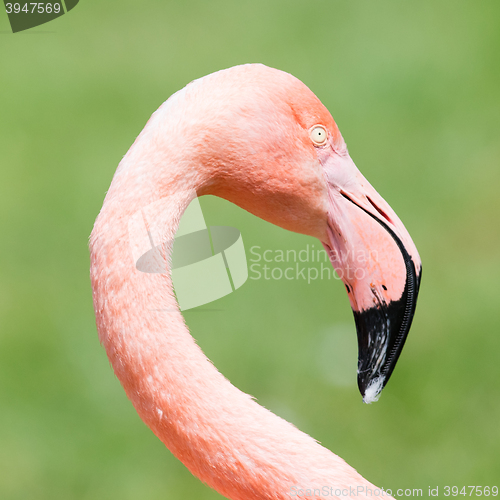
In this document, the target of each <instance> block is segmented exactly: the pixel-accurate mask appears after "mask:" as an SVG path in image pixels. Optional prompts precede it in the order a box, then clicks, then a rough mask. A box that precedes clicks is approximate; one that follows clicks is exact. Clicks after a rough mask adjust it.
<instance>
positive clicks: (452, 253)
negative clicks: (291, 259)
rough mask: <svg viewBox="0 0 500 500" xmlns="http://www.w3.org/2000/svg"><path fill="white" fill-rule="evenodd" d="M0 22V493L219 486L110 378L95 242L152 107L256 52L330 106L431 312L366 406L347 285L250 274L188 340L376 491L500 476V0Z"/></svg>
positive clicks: (261, 230)
mask: <svg viewBox="0 0 500 500" xmlns="http://www.w3.org/2000/svg"><path fill="white" fill-rule="evenodd" d="M0 32H1V33H0V498H2V499H8V500H17V499H23V500H24V499H47V500H49V499H50V500H56V499H64V500H68V499H120V500H128V499H138V498H140V499H174V498H198V499H215V498H218V497H219V495H218V494H217V493H215V492H213V491H212V490H210V489H209V488H208V487H206V486H204V485H203V484H202V483H201V482H199V481H198V480H197V479H196V478H194V477H192V476H191V475H190V473H189V472H188V471H187V470H186V469H185V468H184V466H183V465H182V464H181V463H180V462H178V461H177V460H176V459H175V458H174V457H173V456H172V455H171V454H170V452H169V451H167V450H166V449H165V448H164V446H163V445H162V444H161V443H160V441H159V440H158V439H157V438H156V437H155V436H154V435H153V434H152V432H151V431H149V429H148V428H147V427H146V426H145V425H144V424H143V423H142V422H141V421H140V419H139V418H138V416H137V415H136V413H135V411H134V409H133V408H132V405H131V404H130V403H129V401H128V400H127V398H126V396H125V394H124V392H123V390H122V389H121V387H120V384H119V382H118V381H117V379H116V378H115V376H114V375H113V373H112V370H111V369H110V367H109V364H108V361H107V358H106V355H105V352H104V350H103V349H102V348H101V346H100V345H99V342H98V339H97V333H96V328H95V323H94V313H93V309H92V301H91V289H90V283H89V272H88V268H89V256H88V248H87V241H88V235H89V234H90V231H91V229H92V225H93V221H94V219H95V217H96V215H97V214H98V212H99V209H100V207H101V204H102V201H103V198H104V195H105V192H106V190H107V188H108V186H109V184H110V181H111V178H112V176H113V173H114V170H115V168H116V166H117V164H118V162H119V161H120V159H121V158H122V156H123V155H124V154H125V152H126V151H127V149H128V147H129V146H130V145H131V144H132V142H133V140H134V138H135V137H136V136H137V135H138V133H139V132H140V130H141V129H142V127H143V126H144V124H145V123H146V121H147V119H148V118H149V116H150V115H151V113H152V112H153V111H154V110H155V109H156V108H157V107H158V106H159V105H160V104H161V103H162V102H163V101H164V100H165V99H166V98H167V97H168V96H169V95H171V94H172V93H173V92H175V91H176V90H178V89H179V88H181V87H183V86H184V85H185V84H186V83H188V82H189V81H190V80H192V79H194V78H198V77H201V76H203V75H205V74H207V73H210V72H213V71H216V70H219V69H222V68H226V67H229V66H233V65H236V64H241V63H246V62H262V63H265V64H268V65H270V66H274V67H277V68H280V69H283V70H285V71H288V72H290V73H292V74H294V75H295V76H297V77H298V78H300V79H301V80H302V81H304V82H305V83H306V84H307V85H308V86H309V87H310V88H311V89H312V90H313V91H314V92H315V93H316V94H317V95H318V97H319V98H320V99H321V100H322V101H323V103H324V104H325V105H326V106H327V107H328V108H329V109H330V111H331V112H332V114H333V116H334V118H335V119H336V121H337V123H338V125H339V127H340V129H341V131H342V133H343V135H344V138H345V139H346V141H347V144H348V147H349V150H350V153H351V156H352V157H353V159H354V161H355V162H356V164H357V165H358V167H359V168H360V169H361V171H362V172H363V173H364V174H365V176H366V177H367V178H368V179H369V180H370V182H371V183H372V184H373V185H374V186H375V187H376V188H377V189H378V190H379V192H380V193H381V194H382V196H383V197H385V198H386V200H388V201H389V203H390V204H391V205H392V207H393V208H394V209H395V210H396V212H397V213H398V215H399V216H400V217H401V218H402V220H403V221H404V223H405V225H406V227H407V228H408V230H409V232H410V233H411V235H412V237H413V239H414V241H415V243H416V245H417V247H418V249H419V251H420V255H421V257H422V261H423V266H424V273H423V282H422V288H421V293H420V297H419V304H418V307H417V314H416V317H415V320H414V325H413V328H412V331H411V334H410V337H409V339H408V342H407V345H406V347H405V349H404V351H403V354H402V356H401V359H400V361H399V364H398V366H397V369H396V371H395V373H394V375H393V378H392V379H391V381H390V383H389V385H388V386H387V388H386V390H385V391H384V393H383V394H382V397H381V400H380V401H379V402H378V403H376V404H373V405H371V406H367V405H364V404H362V402H361V397H360V396H359V394H358V391H357V387H356V385H355V374H354V371H355V364H356V355H355V353H353V352H352V350H353V348H354V346H355V338H354V337H355V333H354V327H353V319H352V313H351V311H350V308H349V305H348V301H347V297H346V294H345V291H344V287H343V286H342V284H341V283H340V282H338V281H327V280H323V281H320V280H317V281H315V282H313V283H311V284H307V282H304V281H303V280H293V281H285V280H281V281H274V280H269V281H265V280H249V281H248V282H247V283H246V284H245V285H244V286H243V287H242V288H240V289H239V290H237V292H235V293H233V294H231V295H228V296H227V297H225V298H223V299H221V300H219V301H217V302H215V303H213V304H209V305H206V306H204V307H202V308H199V309H198V310H194V311H188V312H186V314H185V316H186V318H187V322H188V324H189V326H190V328H191V330H192V333H193V335H194V337H195V338H196V339H197V340H198V341H199V343H200V344H201V346H202V348H203V349H204V350H205V352H206V353H207V355H208V356H209V357H210V358H211V359H212V360H213V361H214V363H215V365H216V366H217V367H218V368H219V369H220V370H221V371H222V373H224V375H226V376H227V377H228V378H229V379H230V380H231V381H232V382H233V383H234V384H235V385H236V386H238V387H239V388H241V389H242V390H244V391H246V392H248V393H250V394H252V395H254V396H255V397H257V399H258V400H259V402H260V403H261V404H263V405H265V406H266V407H268V408H270V409H272V410H273V411H275V412H276V413H278V414H280V415H282V416H283V417H285V418H287V419H289V420H291V421H292V422H293V423H295V424H296V425H297V426H298V427H300V428H301V429H302V430H304V431H306V432H308V433H310V434H311V435H312V436H314V437H315V438H316V439H318V440H319V441H321V442H322V443H323V444H324V445H325V446H326V447H328V448H329V449H331V450H333V451H334V452H335V453H337V454H339V455H340V456H342V457H343V458H344V459H345V460H347V461H348V462H349V463H350V464H352V465H353V466H354V467H356V468H357V469H358V470H359V471H360V472H361V473H362V474H363V475H364V476H365V477H367V478H368V479H369V480H371V481H372V482H374V483H375V484H377V485H378V486H383V487H385V488H392V489H393V492H394V491H395V489H397V488H422V489H423V491H424V496H427V491H428V487H429V486H432V487H435V486H440V488H441V489H440V496H443V495H442V493H443V489H442V488H443V486H445V485H458V486H462V485H483V486H484V485H490V486H491V485H493V484H496V485H499V486H500V472H499V471H500V453H499V449H500V398H499V389H500V368H499V366H500V364H499V360H500V328H499V326H500V321H499V306H500V300H499V299H500V293H499V285H498V283H499V282H500V259H499V244H500V231H499V212H500V201H499V188H500V168H499V166H500V141H499V131H500V127H499V125H500V64H499V63H500V57H499V55H500V3H499V2H498V0H482V1H480V2H473V1H472V0H469V1H465V0H421V1H419V2H415V1H403V0H343V1H341V0H328V1H327V0H317V1H314V2H311V1H306V0H302V1H297V0H289V1H284V0H279V1H277V0H266V1H263V0H251V1H249V0H242V1H239V2H231V1H227V0H225V1H223V0H215V1H211V2H202V1H199V0H192V1H190V2H180V1H179V2H172V1H171V0H169V1H159V0H158V1H149V2H132V1H130V0H124V1H122V2H91V1H88V0H82V1H81V2H80V3H79V5H78V6H77V7H76V8H75V9H74V10H73V11H71V12H70V13H68V14H67V15H64V16H62V17H61V18H59V19H57V20H55V21H53V22H51V23H48V24H46V25H44V26H40V27H38V28H34V29H33V30H30V31H27V32H23V33H19V34H16V35H12V34H9V24H8V20H7V15H6V14H5V13H0ZM202 206H203V208H204V211H205V216H206V218H207V221H208V222H209V223H211V224H214V225H229V226H235V227H238V228H239V229H240V230H241V232H242V235H243V240H244V243H245V246H246V248H247V249H249V248H250V247H251V246H253V245H259V246H261V247H262V249H289V248H295V249H297V250H300V249H304V248H306V245H307V244H310V245H311V244H313V243H315V242H314V241H313V240H311V239H309V238H306V237H304V236H299V235H295V234H292V233H287V232H286V231H284V230H281V229H279V228H277V227H274V226H271V225H270V224H268V223H265V222H263V221H261V220H259V219H257V218H255V217H253V216H251V215H249V214H248V213H246V212H244V211H243V210H240V209H239V208H237V207H235V206H233V205H230V204H229V203H226V202H223V201H221V200H218V199H215V198H205V199H203V200H202ZM345 332H347V334H348V336H347V337H345V336H344V333H345ZM339 338H341V339H343V340H341V341H340V342H338V339H339ZM349 339H352V340H349ZM344 354H345V356H344ZM347 354H348V355H347ZM339 358H340V359H344V358H346V359H348V361H349V363H350V364H349V365H348V368H349V370H351V372H352V377H350V378H349V379H348V380H347V381H346V380H345V378H344V379H343V383H337V382H335V380H336V378H335V377H336V376H335V369H336V368H335V362H336V360H337V361H338V359H339ZM219 498H220V497H219Z"/></svg>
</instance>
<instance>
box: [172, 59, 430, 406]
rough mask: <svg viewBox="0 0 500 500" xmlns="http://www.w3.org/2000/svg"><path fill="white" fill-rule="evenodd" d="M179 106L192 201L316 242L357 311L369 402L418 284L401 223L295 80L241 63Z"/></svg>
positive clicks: (397, 344)
mask: <svg viewBox="0 0 500 500" xmlns="http://www.w3.org/2000/svg"><path fill="white" fill-rule="evenodd" d="M183 101H184V103H183V108H182V109H183V113H182V115H183V116H184V117H185V116H191V117H192V116H196V118H195V119H191V120H190V121H189V122H188V124H187V125H186V129H185V131H184V134H185V135H186V134H187V135H188V136H189V137H190V138H192V140H190V141H189V145H188V148H189V150H190V153H189V155H190V157H192V156H193V155H194V156H196V158H197V159H198V161H199V162H200V164H202V165H203V169H202V170H203V171H204V172H205V173H206V174H207V175H206V176H205V177H204V179H203V181H202V182H201V187H200V188H199V189H198V194H199V195H202V194H213V195H217V196H220V197H222V198H225V199H227V200H229V201H231V202H234V203H235V204H237V205H239V206H240V207H242V208H244V209H246V210H248V211H249V212H251V213H253V214H255V215H257V216H259V217H261V218H263V219H265V220H267V221H269V222H272V223H274V224H276V225H279V226H281V227H284V228H286V229H289V230H292V231H295V232H299V233H303V234H308V235H311V236H314V237H316V238H318V239H320V240H321V242H322V243H323V245H324V247H325V249H326V251H327V253H328V255H329V258H330V261H331V263H332V265H333V267H334V268H335V270H336V272H337V274H338V275H339V277H340V278H341V279H342V281H343V282H344V285H345V288H346V290H347V293H348V297H349V300H350V304H351V307H352V309H353V312H354V318H355V323H356V329H357V337H358V346H359V356H358V385H359V389H360V392H361V394H362V395H363V398H364V401H365V402H367V403H370V402H372V401H375V400H376V399H377V398H378V395H379V393H380V392H381V390H382V389H383V388H384V386H385V384H386V383H387V381H388V380H389V377H390V376H391V374H392V371H393V369H394V367H395V365H396V362H397V360H398V358H399V355H400V353H401V350H402V348H403V345H404V342H405V340H406V337H407V335H408V332H409V329H410V326H411V322H412V318H413V315H414V312H415V306H416V301H417V295H418V290H419V285H420V277H421V261H420V257H419V255H418V252H417V249H416V247H415V245H414V243H413V241H412V239H411V237H410V235H409V234H408V232H407V230H406V229H405V227H404V226H403V224H402V222H401V221H400V219H399V218H398V216H397V215H396V214H395V212H394V211H393V210H392V209H391V207H390V206H389V205H388V204H387V203H386V201H385V200H384V199H383V198H382V197H381V196H380V195H379V194H378V193H377V191H375V189H374V188H373V187H372V186H371V185H370V183H369V182H368V181H367V180H366V179H365V178H364V177H363V175H362V174H361V173H360V171H359V170H358V169H357V168H356V166H355V164H354V162H353V161H352V159H351V158H350V156H349V153H348V151H347V148H346V144H345V142H344V139H343V138H342V135H341V134H340V132H339V129H338V128H337V125H336V123H335V121H334V120H333V118H332V116H331V115H330V113H329V112H328V110H327V109H326V108H325V107H324V106H323V104H322V103H321V102H320V101H319V99H318V98H317V97H316V96H315V95H314V94H313V93H312V92H311V91H310V90H309V89H308V88H307V87H306V86H305V85H304V84H303V83H302V82H300V81H299V80H298V79H296V78H295V77H293V76H291V75H289V74H287V73H284V72H282V71H279V70H275V69H271V68H268V67H266V66H263V65H245V66H238V67H235V68H231V69H229V70H225V71H221V72H218V73H214V74H212V75H209V76H208V77H205V78H203V79H200V80H197V81H195V82H194V83H192V84H190V85H188V86H187V87H186V89H185V95H184V97H183ZM167 102H168V101H167ZM190 107H192V113H191V112H189V108H190ZM181 122H182V119H180V122H179V123H181ZM181 135H182V134H181Z"/></svg>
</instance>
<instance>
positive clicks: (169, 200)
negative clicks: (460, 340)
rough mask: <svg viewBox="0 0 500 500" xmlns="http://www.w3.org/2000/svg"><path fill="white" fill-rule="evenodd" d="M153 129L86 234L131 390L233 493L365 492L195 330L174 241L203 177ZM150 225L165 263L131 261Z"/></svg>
mask: <svg viewBox="0 0 500 500" xmlns="http://www.w3.org/2000/svg"><path fill="white" fill-rule="evenodd" d="M151 139H152V134H151V130H148V127H146V129H145V132H143V134H141V136H140V137H139V139H138V140H137V141H136V143H135V144H134V146H133V147H132V148H131V150H130V151H129V153H128V154H127V155H126V157H125V158H124V160H123V161H122V163H121V164H120V166H119V168H118V170H117V173H116V175H115V178H114V180H113V183H112V185H111V188H110V190H109V192H108V195H107V197H106V200H105V203H104V206H103V209H102V211H101V213H100V215H99V217H98V219H97V221H96V224H95V226H94V230H93V232H92V235H91V242H90V247H91V279H92V287H93V293H94V308H95V312H96V318H97V328H98V331H99V338H100V340H101V343H102V344H103V345H104V347H105V349H106V352H107V355H108V357H109V359H110V361H111V364H112V366H113V369H114V371H115V373H116V375H117V377H118V378H119V380H120V382H121V384H122V385H123V387H124V389H125V391H126V393H127V396H128V397H129V399H130V400H131V401H132V403H133V405H134V407H135V408H136V410H137V412H138V413H139V415H140V417H141V418H142V420H143V421H144V422H145V423H146V424H147V425H148V426H149V427H150V428H151V429H152V430H153V432H154V433H155V434H156V435H157V436H158V437H159V438H160V439H161V441H163V443H164V444H165V445H166V446H167V447H168V448H169V449H170V450H171V452H172V453H173V454H174V455H175V456H176V457H177V458H178V459H180V460H181V461H182V462H183V463H184V464H185V465H186V466H187V468H188V469H189V470H190V471H191V472H192V473H193V474H194V475H196V476H198V477H199V478H200V479H201V480H202V481H204V482H206V483H207V484H208V485H210V486H211V487H213V488H214V489H216V490H217V491H218V492H220V493H221V494H223V495H225V496H227V497H229V498H232V499H234V500H249V499H263V498H273V499H285V498H287V499H288V498H289V497H290V495H292V496H293V492H294V491H297V489H303V490H305V489H314V488H323V487H332V488H334V489H339V490H342V489H346V488H347V489H349V488H350V487H351V488H353V489H355V488H357V487H360V488H364V490H361V491H360V493H361V494H358V495H357V497H358V498H363V496H364V495H363V492H364V491H365V490H366V489H368V488H372V489H375V487H374V486H372V485H371V484H370V483H368V482H367V481H365V480H364V479H363V478H362V477H361V476H360V475H359V474H358V473H357V472H356V471H355V470H354V469H353V468H351V467H350V466H348V465H347V464H346V463H345V462H344V461H343V460H342V459H340V458H339V457H337V456H336V455H334V454H332V453H331V452H329V451H328V450H326V449H325V448H323V447H322V446H320V445H319V444H318V443H317V442H316V441H315V440H313V439H312V438H311V437H309V436H308V435H306V434H304V433H302V432H301V431H299V430H297V429H296V428H295V427H294V426H293V425H291V424H290V423H288V422H286V421H285V420H283V419H281V418H279V417H277V416H276V415H274V414H273V413H271V412H269V411H268V410H266V409H264V408H263V407H261V406H260V405H258V404H257V403H256V402H255V401H253V400H252V398H251V397H250V396H249V395H247V394H244V393H243V392H241V391H240V390H238V389H237V388H236V387H234V386H233V385H232V384H231V383H230V382H229V381H228V380H227V379H225V378H224V377H223V376H222V375H221V374H220V373H219V372H218V371H217V369H216V368H215V367H214V366H213V365H212V364H211V363H210V361H209V360H208V359H207V358H206V356H205V355H204V354H203V352H202V351H201V349H200V348H199V347H198V345H197V344H196V342H195V341H194V339H193V338H192V337H191V335H190V334H189V331H188V329H187V327H186V325H185V323H184V319H183V317H182V315H181V313H180V311H179V307H178V305H177V302H176V300H175V296H174V293H173V287H172V281H171V277H170V270H169V266H168V262H169V255H168V252H169V251H170V245H169V244H168V242H169V241H171V240H172V239H173V237H174V235H175V232H176V230H177V227H178V224H179V220H180V217H181V215H182V213H183V211H184V210H185V208H186V207H187V206H188V204H189V202H190V201H191V199H192V198H193V196H194V194H193V193H194V192H195V191H196V190H197V189H199V188H200V186H201V185H202V184H203V183H204V182H206V180H205V179H203V178H202V177H201V176H200V175H199V174H198V173H197V172H196V169H193V168H192V166H190V164H189V163H188V162H187V161H186V160H185V159H182V158H176V157H175V154H174V153H172V152H170V153H169V151H161V153H162V154H161V155H159V154H157V153H158V152H157V151H155V150H154V148H153V146H152V143H153V142H154V141H152V140H151ZM165 155H166V156H165ZM159 157H161V158H167V159H168V160H169V162H170V163H169V165H168V167H167V172H168V175H167V176H165V178H166V179H167V180H165V178H159V177H158V176H157V175H156V174H155V172H157V171H159V164H158V161H157V158H159ZM161 161H162V162H164V160H161ZM162 168H163V169H164V170H165V165H162ZM160 192H161V193H169V195H167V196H163V197H162V196H161V195H160ZM158 221H160V222H161V224H158ZM141 224H142V226H141ZM152 225H154V226H155V227H156V228H158V227H161V229H158V231H157V233H156V234H155V238H157V239H158V242H159V243H163V244H164V245H163V248H164V251H165V252H166V254H167V255H165V258H164V259H163V262H164V263H165V266H166V269H165V273H163V274H148V273H143V272H140V271H138V270H137V268H136V267H135V257H136V255H137V252H139V251H140V246H141V245H142V243H141V241H143V240H141V234H142V236H144V231H146V232H147V231H148V228H150V227H152ZM141 228H142V229H141ZM141 231H142V233H141ZM136 236H137V238H136ZM294 488H295V490H294ZM350 491H352V490H350ZM367 496H369V495H367ZM320 497H321V496H320V495H319V496H311V497H310V498H320ZM342 498H345V496H344V494H343V493H342Z"/></svg>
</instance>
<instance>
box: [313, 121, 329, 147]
mask: <svg viewBox="0 0 500 500" xmlns="http://www.w3.org/2000/svg"><path fill="white" fill-rule="evenodd" d="M309 137H310V138H311V141H313V143H314V145H315V146H323V145H324V144H326V139H327V138H328V133H327V132H326V128H325V127H323V126H321V125H315V126H314V127H313V128H312V129H311V131H310V132H309Z"/></svg>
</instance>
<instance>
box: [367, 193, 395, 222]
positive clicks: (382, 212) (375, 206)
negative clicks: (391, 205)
mask: <svg viewBox="0 0 500 500" xmlns="http://www.w3.org/2000/svg"><path fill="white" fill-rule="evenodd" d="M366 199H367V200H368V201H369V202H370V204H371V206H372V207H373V208H374V209H375V210H376V211H377V212H378V213H379V214H380V215H381V216H382V217H383V218H384V219H385V220H386V221H388V222H390V223H391V224H393V222H392V220H391V218H390V217H389V216H388V215H387V214H386V213H385V212H384V211H383V210H381V209H380V208H378V207H377V205H375V203H373V201H372V200H371V199H370V197H369V196H367V197H366Z"/></svg>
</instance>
